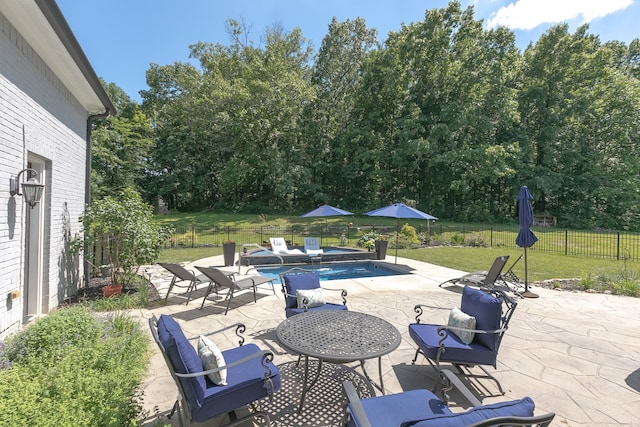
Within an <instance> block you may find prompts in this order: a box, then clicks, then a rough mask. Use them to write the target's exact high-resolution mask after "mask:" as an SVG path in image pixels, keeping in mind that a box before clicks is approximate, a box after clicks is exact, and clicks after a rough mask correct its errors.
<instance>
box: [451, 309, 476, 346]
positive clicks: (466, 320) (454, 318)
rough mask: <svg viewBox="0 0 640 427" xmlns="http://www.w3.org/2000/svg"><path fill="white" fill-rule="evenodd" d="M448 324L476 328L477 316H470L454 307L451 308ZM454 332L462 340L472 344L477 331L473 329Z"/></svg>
mask: <svg viewBox="0 0 640 427" xmlns="http://www.w3.org/2000/svg"><path fill="white" fill-rule="evenodd" d="M447 326H453V327H456V328H464V329H472V330H473V329H475V328H476V318H475V317H473V316H469V315H468V314H466V313H465V312H463V311H462V310H460V309H459V308H458V307H453V308H452V309H451V313H449V322H448V323H447ZM451 332H453V333H454V334H455V335H456V336H457V337H458V338H460V341H462V342H463V343H465V344H471V341H473V337H474V336H475V332H472V331H454V330H452V331H451Z"/></svg>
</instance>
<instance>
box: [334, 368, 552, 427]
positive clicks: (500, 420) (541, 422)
mask: <svg viewBox="0 0 640 427" xmlns="http://www.w3.org/2000/svg"><path fill="white" fill-rule="evenodd" d="M441 375H443V376H447V377H449V376H450V377H452V378H456V379H457V377H456V376H455V374H453V373H452V372H451V371H449V370H448V369H443V370H442V371H441ZM342 386H343V387H344V391H345V394H346V396H347V399H348V400H349V404H350V405H351V408H352V410H353V414H352V416H354V417H355V418H356V419H357V420H358V425H360V426H361V427H371V421H370V420H369V418H368V417H367V413H366V411H365V409H364V407H363V406H362V402H361V401H360V397H359V396H358V393H357V392H356V389H355V387H354V386H353V384H352V383H351V382H350V381H344V382H343V383H342ZM453 387H456V389H458V391H459V392H460V393H461V394H462V395H463V396H464V397H465V398H466V399H468V400H469V402H471V404H472V405H473V406H482V402H480V401H479V400H478V399H477V398H476V397H475V396H474V395H473V393H471V392H470V391H469V389H467V388H466V387H465V386H464V384H462V383H461V382H459V381H458V382H456V383H454V384H453ZM443 402H444V403H445V404H447V401H445V400H443ZM425 404H426V402H425ZM555 415H556V414H555V413H553V412H551V413H548V414H545V415H537V416H532V417H494V418H489V419H486V420H484V421H479V422H477V423H473V424H471V425H469V426H467V427H490V426H518V427H520V426H522V427H524V426H529V427H548V426H549V425H551V421H553V419H554V417H555ZM348 421H349V418H348V415H347V413H346V411H345V416H344V419H343V423H342V424H343V425H347V422H348ZM389 427H391V426H389Z"/></svg>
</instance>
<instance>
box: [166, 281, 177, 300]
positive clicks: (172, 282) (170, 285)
mask: <svg viewBox="0 0 640 427" xmlns="http://www.w3.org/2000/svg"><path fill="white" fill-rule="evenodd" d="M175 284H176V276H173V279H171V283H169V289H167V295H166V296H165V297H164V301H165V302H167V300H168V299H169V294H170V293H171V290H172V289H173V286H174V285H175Z"/></svg>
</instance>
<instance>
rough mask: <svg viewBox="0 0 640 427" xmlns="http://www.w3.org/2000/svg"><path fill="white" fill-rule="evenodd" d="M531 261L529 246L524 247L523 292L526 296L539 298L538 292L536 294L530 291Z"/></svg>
mask: <svg viewBox="0 0 640 427" xmlns="http://www.w3.org/2000/svg"><path fill="white" fill-rule="evenodd" d="M528 266H529V263H528V262H527V248H524V293H523V294H522V296H523V297H525V298H538V297H539V295H538V294H534V293H533V292H529V271H528Z"/></svg>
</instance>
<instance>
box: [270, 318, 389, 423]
mask: <svg viewBox="0 0 640 427" xmlns="http://www.w3.org/2000/svg"><path fill="white" fill-rule="evenodd" d="M276 337H277V339H278V342H279V343H280V345H282V347H284V348H285V349H286V350H287V351H290V352H291V353H294V354H299V355H301V356H304V370H305V372H304V377H303V378H304V379H303V387H302V396H301V398H300V407H299V409H298V412H301V411H302V408H303V406H304V400H305V396H306V394H307V392H308V391H309V390H310V389H311V387H313V385H314V384H315V382H316V381H317V379H318V377H319V376H320V372H321V370H322V364H323V363H324V362H327V363H349V362H356V361H357V362H360V367H361V368H362V372H363V373H364V375H365V377H366V378H367V380H368V381H369V382H371V384H373V385H374V386H376V387H377V388H378V389H379V390H380V391H381V392H382V393H383V394H384V384H383V381H382V356H384V355H386V354H389V353H391V352H392V351H393V350H395V349H396V348H398V346H399V345H400V332H399V331H398V329H397V328H396V327H395V326H393V325H392V324H391V323H389V322H387V321H386V320H384V319H381V318H379V317H376V316H372V315H370V314H365V313H359V312H355V311H346V310H318V311H311V312H306V313H301V314H297V315H295V316H291V317H289V318H288V319H286V320H284V321H283V322H282V323H280V325H278V328H277V329H276ZM310 357H313V358H317V359H318V360H319V364H318V371H317V372H316V374H315V378H314V379H313V380H312V381H311V383H309V358H310ZM374 358H378V372H379V376H380V384H379V385H378V384H376V383H375V382H374V381H373V380H372V379H371V378H370V377H369V375H368V374H367V371H366V370H365V365H364V362H365V360H368V359H374Z"/></svg>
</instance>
